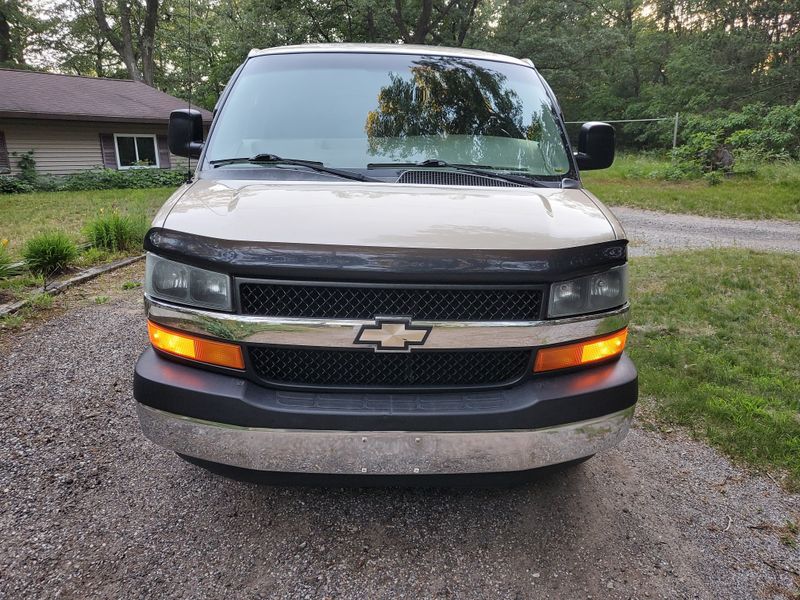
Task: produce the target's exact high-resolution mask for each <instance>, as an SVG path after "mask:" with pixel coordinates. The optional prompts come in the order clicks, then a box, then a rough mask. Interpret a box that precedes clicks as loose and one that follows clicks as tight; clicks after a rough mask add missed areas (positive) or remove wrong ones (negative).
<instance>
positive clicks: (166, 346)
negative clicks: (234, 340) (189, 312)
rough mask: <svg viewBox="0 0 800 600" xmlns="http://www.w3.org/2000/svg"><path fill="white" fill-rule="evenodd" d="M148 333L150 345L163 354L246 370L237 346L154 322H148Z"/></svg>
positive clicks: (240, 351) (240, 350)
mask: <svg viewBox="0 0 800 600" xmlns="http://www.w3.org/2000/svg"><path fill="white" fill-rule="evenodd" d="M147 331H148V332H149V333H150V343H151V344H153V347H154V348H157V349H158V350H161V351H162V352H166V353H168V354H172V355H174V356H180V357H181V358H188V359H190V360H196V361H198V362H202V363H206V364H209V365H216V366H219V367H228V368H230V369H244V358H243V357H242V349H241V348H240V347H239V346H237V345H236V344H226V343H223V342H212V341H211V340H207V339H205V338H199V337H195V336H193V335H189V334H187V333H183V332H178V331H174V330H172V329H166V328H164V327H161V325H157V324H156V323H153V322H152V321H148V322H147Z"/></svg>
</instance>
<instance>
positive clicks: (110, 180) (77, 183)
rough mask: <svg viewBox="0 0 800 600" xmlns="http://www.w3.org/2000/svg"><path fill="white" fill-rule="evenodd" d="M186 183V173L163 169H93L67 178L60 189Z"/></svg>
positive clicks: (175, 185)
mask: <svg viewBox="0 0 800 600" xmlns="http://www.w3.org/2000/svg"><path fill="white" fill-rule="evenodd" d="M184 181H186V172H185V171H166V170H162V169H127V170H125V171H116V170H114V169H93V170H91V171H83V172H82V173H75V174H74V175H69V176H67V177H65V178H64V179H63V180H62V181H61V182H60V186H59V189H60V190H65V191H82V190H111V189H120V188H122V189H125V188H154V187H177V186H179V185H181V184H182V183H183V182H184Z"/></svg>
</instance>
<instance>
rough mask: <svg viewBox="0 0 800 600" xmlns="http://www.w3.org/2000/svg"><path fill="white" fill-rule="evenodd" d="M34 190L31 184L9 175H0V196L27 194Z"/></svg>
mask: <svg viewBox="0 0 800 600" xmlns="http://www.w3.org/2000/svg"><path fill="white" fill-rule="evenodd" d="M34 190H35V188H34V186H33V184H31V183H30V182H28V181H23V180H22V179H19V178H18V177H13V176H11V175H0V194H27V193H29V192H33V191H34Z"/></svg>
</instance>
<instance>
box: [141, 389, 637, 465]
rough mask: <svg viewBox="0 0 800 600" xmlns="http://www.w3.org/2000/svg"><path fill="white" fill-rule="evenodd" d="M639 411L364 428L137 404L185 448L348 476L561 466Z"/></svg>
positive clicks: (173, 443)
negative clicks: (487, 426)
mask: <svg viewBox="0 0 800 600" xmlns="http://www.w3.org/2000/svg"><path fill="white" fill-rule="evenodd" d="M633 411H634V407H633V406H631V407H629V408H627V409H625V410H621V411H618V412H615V413H611V414H609V415H605V416H602V417H599V418H595V419H590V420H586V421H580V422H577V423H567V424H563V425H558V426H554V427H547V428H542V429H531V430H510V431H418V432H413V431H364V432H358V431H330V430H308V429H305V430H289V429H268V428H256V427H239V426H235V425H227V424H223V423H214V422H210V421H203V420H200V419H194V418H191V417H184V416H180V415H176V414H173V413H168V412H164V411H161V410H158V409H155V408H151V407H149V406H145V405H143V404H140V403H137V412H138V414H139V420H140V422H141V425H142V430H143V431H144V434H145V435H146V436H147V437H148V438H149V439H150V440H152V441H153V442H155V443H156V444H159V445H161V446H164V447H166V448H168V449H170V450H174V451H175V452H178V453H180V454H185V455H188V456H192V457H195V458H199V459H202V460H206V461H210V462H215V463H221V464H225V465H230V466H234V467H242V468H246V469H255V470H260V471H277V472H291V473H316V474H343V475H344V474H369V475H413V474H428V475H430V474H467V473H495V472H511V471H524V470H528V469H535V468H538V467H544V466H548V465H554V464H559V463H563V462H568V461H571V460H575V459H578V458H583V457H586V456H590V455H592V454H595V453H597V452H599V451H601V450H604V449H606V448H609V447H611V446H614V445H616V444H618V443H619V442H620V441H621V440H622V439H623V438H624V437H625V435H626V434H627V432H628V429H629V427H630V423H631V420H632V418H633Z"/></svg>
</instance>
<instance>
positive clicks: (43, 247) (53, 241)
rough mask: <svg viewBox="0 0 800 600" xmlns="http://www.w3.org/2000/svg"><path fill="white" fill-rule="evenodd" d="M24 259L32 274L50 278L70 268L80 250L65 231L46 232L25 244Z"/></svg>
mask: <svg viewBox="0 0 800 600" xmlns="http://www.w3.org/2000/svg"><path fill="white" fill-rule="evenodd" d="M22 257H23V258H24V259H25V263H26V264H27V265H28V269H29V270H30V271H31V273H34V274H35V275H44V276H45V277H48V276H50V275H54V274H57V273H61V272H63V271H65V270H66V269H67V268H69V267H70V266H71V265H72V264H73V263H74V262H75V260H76V259H77V258H78V248H77V246H76V245H75V242H73V241H72V240H71V239H70V238H69V236H68V235H67V234H66V233H64V232H63V231H46V232H44V233H40V234H39V235H36V236H34V237H32V238H31V239H29V240H28V241H27V242H26V243H25V247H24V248H23V249H22Z"/></svg>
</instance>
